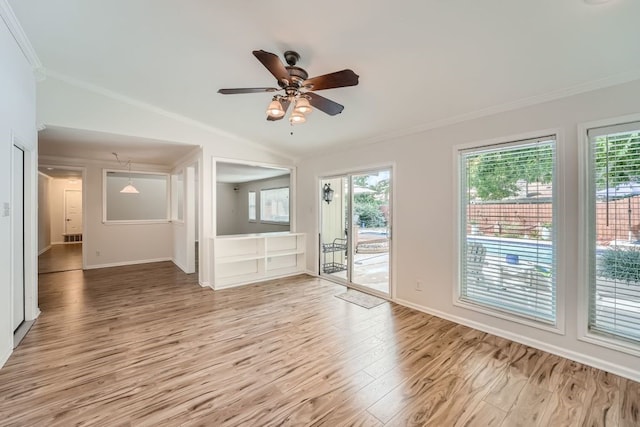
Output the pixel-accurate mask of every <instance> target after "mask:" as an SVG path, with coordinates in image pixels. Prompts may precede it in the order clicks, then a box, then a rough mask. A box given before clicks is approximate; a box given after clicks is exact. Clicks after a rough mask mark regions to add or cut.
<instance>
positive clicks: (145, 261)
mask: <svg viewBox="0 0 640 427" xmlns="http://www.w3.org/2000/svg"><path fill="white" fill-rule="evenodd" d="M164 261H172V259H171V257H167V258H153V259H140V260H137V261H122V262H111V263H108V264H93V265H87V266H86V267H85V270H95V269H97V268H109V267H122V266H125V265H136V264H149V263H152V262H164Z"/></svg>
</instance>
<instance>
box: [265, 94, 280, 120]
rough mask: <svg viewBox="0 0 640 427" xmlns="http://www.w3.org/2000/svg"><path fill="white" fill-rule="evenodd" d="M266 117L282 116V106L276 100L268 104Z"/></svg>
mask: <svg viewBox="0 0 640 427" xmlns="http://www.w3.org/2000/svg"><path fill="white" fill-rule="evenodd" d="M267 115H268V116H271V117H275V118H280V117H282V116H284V109H283V108H282V104H281V103H280V101H278V100H277V99H274V100H273V101H271V103H270V104H269V107H268V108H267Z"/></svg>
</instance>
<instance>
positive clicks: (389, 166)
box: [315, 162, 396, 300]
mask: <svg viewBox="0 0 640 427" xmlns="http://www.w3.org/2000/svg"><path fill="white" fill-rule="evenodd" d="M381 170H389V172H390V173H389V177H390V181H391V182H390V183H389V191H391V197H390V198H389V212H390V214H389V293H388V294H383V293H380V292H378V291H376V290H375V289H371V288H368V287H366V286H362V285H358V284H355V283H353V282H352V281H351V278H352V271H351V270H352V268H353V265H352V262H351V261H349V265H347V280H342V279H340V278H337V277H332V276H331V275H326V274H322V270H321V267H320V264H321V257H322V251H321V250H320V243H321V241H320V239H321V235H320V234H321V230H322V209H321V203H322V202H323V200H322V180H326V179H335V178H344V177H347V178H349V199H350V200H349V206H348V208H349V211H348V215H349V218H351V221H350V224H349V227H350V228H351V227H352V226H353V224H351V223H352V222H353V203H352V202H351V199H352V198H353V181H352V179H351V177H352V176H353V175H363V174H367V173H372V172H377V171H381ZM315 178H316V184H317V190H316V191H317V193H316V194H317V196H316V198H315V199H316V201H315V205H316V216H317V217H316V230H315V235H316V236H317V238H318V242H317V245H316V251H317V262H316V265H317V267H318V270H317V274H318V276H319V277H322V278H323V279H327V280H329V281H332V282H335V283H339V284H341V285H344V286H346V287H348V288H353V289H357V290H359V291H362V292H366V293H369V294H373V295H375V296H379V297H381V298H385V299H391V300H393V299H395V297H396V295H395V294H396V287H395V283H396V261H395V260H396V257H395V252H396V244H395V238H394V230H395V215H394V211H395V209H394V208H395V201H396V192H395V182H396V164H395V162H391V163H381V164H374V165H369V166H363V167H361V168H356V169H344V170H338V171H331V172H328V173H326V174H322V175H316V177H315ZM349 231H350V232H349V233H348V235H347V244H348V247H349V251H351V253H353V232H351V230H349ZM350 259H351V258H350Z"/></svg>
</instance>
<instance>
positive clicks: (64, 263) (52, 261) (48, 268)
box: [38, 243, 82, 274]
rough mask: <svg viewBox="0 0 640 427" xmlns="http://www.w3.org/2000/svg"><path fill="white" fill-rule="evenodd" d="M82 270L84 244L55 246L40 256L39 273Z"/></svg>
mask: <svg viewBox="0 0 640 427" xmlns="http://www.w3.org/2000/svg"><path fill="white" fill-rule="evenodd" d="M81 268H82V243H68V244H64V245H53V246H51V248H49V250H47V251H46V252H44V253H43V254H42V255H40V256H38V273H40V274H42V273H54V272H57V271H68V270H80V269H81Z"/></svg>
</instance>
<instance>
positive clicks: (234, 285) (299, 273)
mask: <svg viewBox="0 0 640 427" xmlns="http://www.w3.org/2000/svg"><path fill="white" fill-rule="evenodd" d="M304 274H305V272H304V271H296V272H293V273H287V274H281V275H277V276H267V277H261V278H259V279H252V280H250V281H248V282H238V283H228V284H224V285H215V286H214V287H211V289H213V290H214V291H220V290H222V289H229V288H238V287H240V286H248V285H254V284H257V283H263V282H268V281H270V280H277V279H282V278H285V277H293V276H302V275H304Z"/></svg>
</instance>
